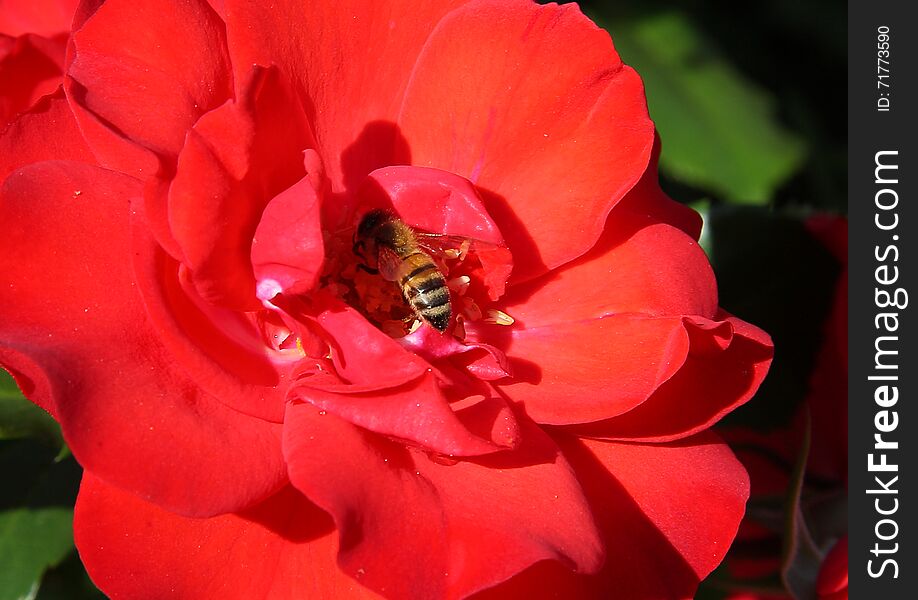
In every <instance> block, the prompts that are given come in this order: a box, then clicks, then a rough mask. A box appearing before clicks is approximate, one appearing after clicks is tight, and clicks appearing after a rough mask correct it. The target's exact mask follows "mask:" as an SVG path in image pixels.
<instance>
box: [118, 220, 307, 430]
mask: <svg viewBox="0 0 918 600" xmlns="http://www.w3.org/2000/svg"><path fill="white" fill-rule="evenodd" d="M133 213H134V215H133V216H134V218H133V219H132V223H131V225H132V232H131V236H132V239H131V250H132V251H133V259H134V283H135V285H136V288H137V291H138V292H139V293H140V295H141V297H142V298H143V301H144V305H145V307H146V315H147V317H146V318H147V319H149V321H150V324H151V326H152V327H153V328H154V329H155V331H156V334H157V337H158V340H159V342H160V343H161V344H162V345H163V347H164V348H166V349H167V350H168V351H169V354H170V355H171V356H172V361H173V362H175V363H176V364H178V365H180V366H181V369H182V370H183V372H185V373H187V375H188V376H190V378H191V380H192V381H194V383H195V386H197V387H200V388H201V390H203V391H204V392H205V393H207V394H208V395H210V396H213V397H214V398H216V399H217V400H218V401H219V402H221V403H223V404H225V405H226V406H228V407H230V408H231V409H233V410H234V411H238V412H240V413H242V414H245V415H250V416H253V417H256V418H258V419H264V420H268V421H272V422H275V423H280V422H282V421H283V417H284V400H285V396H286V391H287V390H286V385H285V382H287V381H289V377H290V373H291V372H292V371H293V369H294V368H295V364H296V360H297V359H299V358H300V357H301V355H293V356H291V355H290V354H288V353H287V352H284V351H282V350H279V349H276V348H274V346H275V344H272V343H271V342H272V341H273V340H269V339H266V338H267V337H268V335H267V329H266V328H265V327H264V325H265V324H264V323H263V322H262V321H260V320H259V319H258V317H257V316H253V315H251V314H247V313H241V312H236V311H231V310H227V309H224V308H220V307H217V306H214V305H212V304H209V303H208V302H205V301H204V300H203V299H202V298H201V297H200V296H199V295H198V294H197V290H196V289H195V287H194V285H193V284H192V282H191V281H190V277H189V275H188V271H187V269H184V268H183V267H182V265H181V264H180V263H179V262H177V261H176V260H175V259H173V258H172V257H171V256H169V255H168V254H167V253H166V252H165V251H163V250H162V248H161V247H160V246H158V245H157V244H156V241H155V240H153V238H152V237H151V235H150V231H149V228H148V226H147V225H148V222H147V221H146V220H145V219H144V213H143V208H142V206H141V205H140V202H135V203H134V204H133Z"/></svg>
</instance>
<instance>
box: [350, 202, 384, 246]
mask: <svg viewBox="0 0 918 600" xmlns="http://www.w3.org/2000/svg"><path fill="white" fill-rule="evenodd" d="M390 219H392V212H391V211H388V210H385V209H383V208H376V209H373V210H371V211H370V212H368V213H366V214H365V215H363V218H361V219H360V224H359V225H358V226H357V233H356V236H355V237H356V239H357V240H365V239H367V238H369V237H371V236H372V235H373V231H374V230H375V229H376V228H377V227H379V226H380V225H381V224H382V223H385V222H386V221H389V220H390Z"/></svg>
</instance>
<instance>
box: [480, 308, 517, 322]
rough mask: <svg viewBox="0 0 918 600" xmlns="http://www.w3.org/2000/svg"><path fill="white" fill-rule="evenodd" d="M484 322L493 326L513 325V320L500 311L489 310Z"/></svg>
mask: <svg viewBox="0 0 918 600" xmlns="http://www.w3.org/2000/svg"><path fill="white" fill-rule="evenodd" d="M484 321H485V323H492V324H494V325H513V322H514V318H513V317H511V316H510V315H508V314H507V313H505V312H504V311H502V310H496V309H493V308H489V309H488V316H487V318H486V319H485V320H484Z"/></svg>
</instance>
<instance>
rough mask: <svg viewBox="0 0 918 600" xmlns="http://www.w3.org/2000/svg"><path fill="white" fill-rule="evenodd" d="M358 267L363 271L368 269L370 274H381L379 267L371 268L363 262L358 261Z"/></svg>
mask: <svg viewBox="0 0 918 600" xmlns="http://www.w3.org/2000/svg"><path fill="white" fill-rule="evenodd" d="M357 268H358V269H360V270H362V271H366V272H367V273H369V274H370V275H379V269H371V268H370V267H368V266H366V265H365V264H363V263H357Z"/></svg>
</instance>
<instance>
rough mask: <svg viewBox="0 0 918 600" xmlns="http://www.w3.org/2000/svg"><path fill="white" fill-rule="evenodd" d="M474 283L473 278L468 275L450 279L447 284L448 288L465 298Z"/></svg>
mask: <svg viewBox="0 0 918 600" xmlns="http://www.w3.org/2000/svg"><path fill="white" fill-rule="evenodd" d="M471 282H472V278H471V277H469V276H468V275H462V276H461V277H456V278H455V279H450V280H449V281H447V282H446V287H448V288H449V289H451V290H452V291H454V292H456V293H457V294H459V295H460V296H464V295H465V293H466V292H467V291H468V289H469V284H470V283H471Z"/></svg>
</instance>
